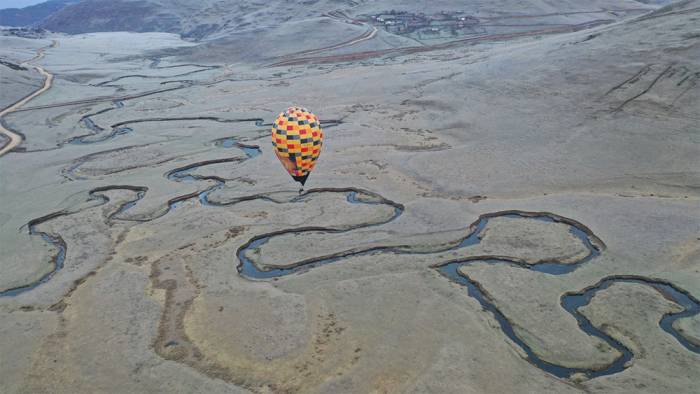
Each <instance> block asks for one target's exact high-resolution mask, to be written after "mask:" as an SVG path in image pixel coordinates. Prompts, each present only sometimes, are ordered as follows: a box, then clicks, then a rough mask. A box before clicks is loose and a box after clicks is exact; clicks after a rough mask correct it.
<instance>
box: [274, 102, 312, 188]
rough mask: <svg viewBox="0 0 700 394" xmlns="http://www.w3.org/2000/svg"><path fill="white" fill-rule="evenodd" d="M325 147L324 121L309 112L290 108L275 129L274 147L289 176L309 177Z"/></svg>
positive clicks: (283, 113) (277, 122)
mask: <svg viewBox="0 0 700 394" xmlns="http://www.w3.org/2000/svg"><path fill="white" fill-rule="evenodd" d="M322 145H323V131H322V130H321V121H319V120H318V117H317V116H316V115H314V114H312V113H311V112H309V111H308V110H306V109H304V108H300V107H289V108H287V110H286V111H284V112H282V113H281V114H279V116H277V119H276V120H275V123H273V125H272V146H273V147H274V148H275V154H277V158H279V160H280V161H281V162H282V165H283V166H284V168H285V169H286V170H287V172H288V173H289V175H291V176H297V177H302V176H305V175H308V174H309V172H311V170H313V169H314V166H315V165H316V160H317V159H318V156H319V155H320V154H321V146H322Z"/></svg>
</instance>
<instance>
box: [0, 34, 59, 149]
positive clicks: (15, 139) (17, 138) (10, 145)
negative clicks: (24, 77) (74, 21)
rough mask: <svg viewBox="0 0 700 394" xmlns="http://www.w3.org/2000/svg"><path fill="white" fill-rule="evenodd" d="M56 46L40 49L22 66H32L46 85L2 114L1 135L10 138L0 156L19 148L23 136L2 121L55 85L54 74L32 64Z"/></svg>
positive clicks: (0, 115) (54, 44)
mask: <svg viewBox="0 0 700 394" xmlns="http://www.w3.org/2000/svg"><path fill="white" fill-rule="evenodd" d="M56 46H58V41H55V40H54V41H53V42H52V44H51V45H49V46H47V47H43V48H40V49H39V50H38V51H37V54H36V56H34V57H33V58H31V59H29V60H27V61H26V62H23V63H22V64H21V65H22V66H31V67H32V68H34V69H35V70H36V71H38V72H39V74H41V75H43V76H44V84H43V85H42V86H41V87H40V88H39V89H37V90H36V91H34V92H33V93H31V94H29V95H28V96H26V97H25V98H23V99H21V100H19V101H18V102H16V103H14V104H12V105H11V106H9V107H7V108H5V109H4V110H2V111H1V112H0V133H2V134H5V135H6V136H7V137H8V138H9V141H8V142H7V143H6V144H5V146H3V147H2V148H0V156H2V155H4V154H5V153H7V152H9V151H11V150H12V149H14V148H15V147H16V146H18V145H19V144H21V143H22V135H21V134H18V133H15V132H14V131H12V130H10V129H8V128H6V127H5V126H4V124H3V122H2V121H1V120H2V118H3V117H5V116H6V115H9V114H11V113H13V112H16V111H17V110H18V109H20V108H21V107H22V106H23V105H25V104H27V103H28V102H29V101H31V100H32V99H34V98H35V97H37V96H39V95H40V94H42V93H44V92H45V91H47V90H49V89H51V85H52V84H53V74H51V73H50V72H48V71H46V70H45V69H44V68H43V67H41V66H39V65H36V64H31V63H33V62H35V61H37V60H39V59H41V58H43V57H44V53H45V51H46V50H47V49H49V48H55V47H56Z"/></svg>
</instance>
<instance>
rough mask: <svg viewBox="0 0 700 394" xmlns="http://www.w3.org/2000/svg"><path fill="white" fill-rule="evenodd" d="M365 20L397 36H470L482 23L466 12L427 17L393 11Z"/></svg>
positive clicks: (443, 13) (368, 17) (444, 13)
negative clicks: (414, 34) (418, 34)
mask: <svg viewBox="0 0 700 394" xmlns="http://www.w3.org/2000/svg"><path fill="white" fill-rule="evenodd" d="M363 19H364V20H365V21H367V22H370V23H372V24H373V25H375V26H382V27H383V28H384V29H385V30H387V31H388V32H390V33H395V34H410V33H420V34H445V33H449V34H450V35H460V34H468V33H471V32H475V30H476V29H475V28H476V27H478V25H479V23H480V22H479V19H478V18H476V17H473V16H470V15H465V13H464V11H442V12H440V13H438V14H434V15H426V14H424V13H422V12H421V13H417V14H414V13H411V12H407V11H394V10H391V11H386V12H382V13H379V14H375V15H366V16H363Z"/></svg>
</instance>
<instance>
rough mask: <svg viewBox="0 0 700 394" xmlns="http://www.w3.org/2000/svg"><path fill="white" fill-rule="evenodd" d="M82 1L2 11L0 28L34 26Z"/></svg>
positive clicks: (61, 0) (62, 0)
mask: <svg viewBox="0 0 700 394" xmlns="http://www.w3.org/2000/svg"><path fill="white" fill-rule="evenodd" d="M79 1H80V0H49V1H47V2H45V3H40V4H36V5H31V6H29V7H24V8H6V9H4V10H0V26H34V25H37V24H39V23H40V22H41V21H43V20H44V19H46V18H48V17H49V16H50V15H51V14H53V13H55V12H57V11H60V10H62V9H63V8H65V7H66V6H68V5H71V4H76V3H78V2H79Z"/></svg>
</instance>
